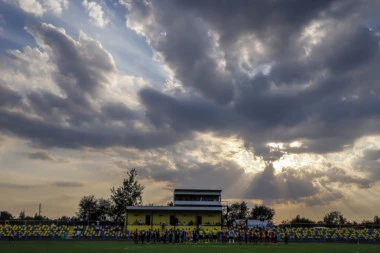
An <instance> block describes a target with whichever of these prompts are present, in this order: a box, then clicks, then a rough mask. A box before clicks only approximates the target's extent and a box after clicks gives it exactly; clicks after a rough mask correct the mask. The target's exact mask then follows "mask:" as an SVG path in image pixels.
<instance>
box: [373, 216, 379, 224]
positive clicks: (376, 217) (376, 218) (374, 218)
mask: <svg viewBox="0 0 380 253" xmlns="http://www.w3.org/2000/svg"><path fill="white" fill-rule="evenodd" d="M373 224H376V225H379V224H380V217H379V216H377V215H376V216H375V217H373Z"/></svg>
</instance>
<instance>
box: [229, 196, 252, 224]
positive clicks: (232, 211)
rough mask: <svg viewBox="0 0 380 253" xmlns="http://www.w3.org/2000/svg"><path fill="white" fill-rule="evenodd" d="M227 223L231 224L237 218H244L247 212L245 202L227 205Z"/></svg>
mask: <svg viewBox="0 0 380 253" xmlns="http://www.w3.org/2000/svg"><path fill="white" fill-rule="evenodd" d="M227 213H228V216H227V225H228V226H231V225H232V223H233V222H234V221H235V220H237V219H246V218H247V214H248V206H247V203H246V202H244V201H243V202H241V203H239V202H235V203H232V205H231V206H227Z"/></svg>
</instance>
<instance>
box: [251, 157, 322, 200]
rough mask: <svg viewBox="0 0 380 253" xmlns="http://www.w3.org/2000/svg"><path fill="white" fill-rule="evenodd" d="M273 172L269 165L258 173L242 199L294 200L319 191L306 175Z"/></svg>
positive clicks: (291, 172)
mask: <svg viewBox="0 0 380 253" xmlns="http://www.w3.org/2000/svg"><path fill="white" fill-rule="evenodd" d="M274 172H275V170H274V168H273V165H272V164H269V165H268V166H267V167H266V168H265V169H264V171H263V172H262V173H258V174H257V175H256V176H255V178H254V179H253V180H252V182H251V186H250V188H249V189H248V190H247V191H246V195H245V196H244V197H246V198H256V199H263V200H271V199H273V200H275V199H286V200H289V199H293V200H294V199H299V198H302V197H309V196H313V195H315V194H317V193H318V192H319V191H320V188H319V187H318V186H315V185H313V178H312V177H309V175H308V174H307V173H302V172H297V171H295V170H286V171H284V172H281V173H279V174H275V173H274ZM297 173H298V174H297Z"/></svg>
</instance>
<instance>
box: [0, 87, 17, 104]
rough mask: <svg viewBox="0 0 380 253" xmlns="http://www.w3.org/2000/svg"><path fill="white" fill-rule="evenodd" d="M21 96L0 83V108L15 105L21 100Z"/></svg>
mask: <svg viewBox="0 0 380 253" xmlns="http://www.w3.org/2000/svg"><path fill="white" fill-rule="evenodd" d="M21 99H22V96H21V95H19V94H18V93H17V92H16V91H15V90H12V89H10V88H8V87H6V86H3V85H1V83H0V108H1V107H4V106H15V105H17V104H19V103H20V102H21Z"/></svg>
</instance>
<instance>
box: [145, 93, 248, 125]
mask: <svg viewBox="0 0 380 253" xmlns="http://www.w3.org/2000/svg"><path fill="white" fill-rule="evenodd" d="M140 98H141V101H142V102H143V103H144V105H145V106H146V108H147V117H148V118H149V120H150V121H151V122H152V123H153V124H154V125H155V126H157V127H159V128H161V127H164V126H165V125H169V126H171V127H172V128H173V129H174V130H175V131H179V132H187V131H194V130H195V131H207V130H213V129H218V130H220V131H223V129H225V128H227V129H228V128H231V126H232V127H234V125H235V124H236V123H237V121H239V122H241V121H242V119H241V118H239V116H238V115H235V114H234V113H233V112H232V111H230V110H228V109H224V108H222V107H220V106H219V105H217V104H215V103H213V102H210V101H207V100H204V99H198V98H193V99H180V100H177V99H175V98H172V97H170V96H168V95H165V94H163V93H161V92H158V91H155V90H153V89H144V90H142V91H141V92H140Z"/></svg>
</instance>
